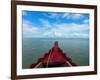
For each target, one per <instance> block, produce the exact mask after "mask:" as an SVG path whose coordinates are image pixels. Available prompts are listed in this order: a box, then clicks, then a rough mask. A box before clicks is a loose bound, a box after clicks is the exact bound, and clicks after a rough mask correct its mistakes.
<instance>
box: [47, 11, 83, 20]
mask: <svg viewBox="0 0 100 80" xmlns="http://www.w3.org/2000/svg"><path fill="white" fill-rule="evenodd" d="M49 17H50V18H68V19H69V18H72V19H80V18H83V17H84V16H83V14H80V13H68V12H67V13H63V14H58V13H49Z"/></svg>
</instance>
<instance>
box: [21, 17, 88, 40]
mask: <svg viewBox="0 0 100 80" xmlns="http://www.w3.org/2000/svg"><path fill="white" fill-rule="evenodd" d="M41 21H42V23H43V26H48V27H49V28H47V27H44V28H43V29H41V28H39V27H36V26H34V24H32V23H30V22H29V21H23V35H24V36H25V37H27V36H29V37H53V38H55V37H61V38H76V37H77V38H88V37H89V33H88V32H87V33H85V32H84V31H86V30H89V26H88V24H75V23H70V24H67V23H61V24H53V25H51V24H50V23H49V22H48V21H47V20H42V19H41ZM26 34H27V36H26Z"/></svg>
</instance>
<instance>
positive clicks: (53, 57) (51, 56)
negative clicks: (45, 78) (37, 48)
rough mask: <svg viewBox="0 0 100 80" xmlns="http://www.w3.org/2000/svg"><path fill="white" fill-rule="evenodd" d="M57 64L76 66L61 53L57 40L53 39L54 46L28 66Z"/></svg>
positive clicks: (53, 65)
mask: <svg viewBox="0 0 100 80" xmlns="http://www.w3.org/2000/svg"><path fill="white" fill-rule="evenodd" d="M62 64H63V65H62ZM59 66H76V64H75V63H74V62H73V61H72V60H71V58H69V57H68V56H67V55H65V54H64V53H63V51H62V50H61V49H60V48H59V47H58V42H57V41H55V43H54V47H53V48H52V49H51V50H50V51H49V52H48V53H47V54H45V55H44V57H42V58H40V59H39V60H38V62H37V63H35V64H31V65H30V68H36V67H59Z"/></svg>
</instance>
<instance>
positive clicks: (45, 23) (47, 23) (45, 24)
mask: <svg viewBox="0 0 100 80" xmlns="http://www.w3.org/2000/svg"><path fill="white" fill-rule="evenodd" d="M40 22H41V23H42V24H43V26H44V27H45V28H51V24H50V23H49V21H48V20H44V19H40Z"/></svg>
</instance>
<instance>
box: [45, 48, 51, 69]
mask: <svg viewBox="0 0 100 80" xmlns="http://www.w3.org/2000/svg"><path fill="white" fill-rule="evenodd" d="M51 52H52V49H51V51H50V54H49V57H48V60H47V65H46V67H48V63H49V60H50V57H51Z"/></svg>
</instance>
